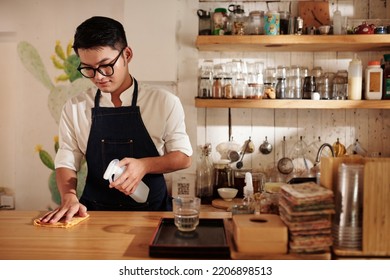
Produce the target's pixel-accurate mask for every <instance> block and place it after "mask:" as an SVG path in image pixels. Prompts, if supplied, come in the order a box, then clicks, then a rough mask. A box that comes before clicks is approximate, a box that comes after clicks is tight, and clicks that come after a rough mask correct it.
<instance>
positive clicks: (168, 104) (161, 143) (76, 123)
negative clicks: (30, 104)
mask: <svg viewBox="0 0 390 280" xmlns="http://www.w3.org/2000/svg"><path fill="white" fill-rule="evenodd" d="M133 91H134V84H133V85H132V86H131V87H130V88H129V89H127V90H126V91H124V92H123V93H122V94H121V95H120V99H121V101H122V106H131V100H132V97H133ZM95 95H96V88H91V89H89V90H87V91H86V92H84V93H82V94H80V95H78V96H76V97H73V98H71V99H69V100H68V101H67V102H66V104H65V105H64V108H63V110H62V114H61V119H60V124H59V149H58V152H57V154H56V158H55V167H56V168H59V167H66V168H70V169H72V170H75V171H78V170H80V163H81V160H82V158H83V157H84V156H85V153H86V150H87V144H88V137H89V132H90V129H91V115H92V112H91V108H93V107H94V105H95V104H94V101H95ZM99 106H100V107H114V104H113V103H112V102H111V94H110V93H104V92H102V98H101V99H100V103H99ZM137 106H139V107H140V111H141V117H142V120H143V122H144V124H145V126H146V129H147V130H148V132H149V135H150V137H151V138H152V140H153V143H154V144H155V146H156V148H157V151H158V152H159V154H160V155H163V154H165V153H168V152H171V151H181V152H183V153H184V154H186V155H187V156H191V155H192V152H193V151H192V147H191V143H190V140H189V137H188V135H187V133H186V126H185V122H184V110H183V107H182V104H181V102H180V100H179V98H178V97H177V96H175V95H174V94H172V93H171V92H169V91H168V90H165V89H161V88H156V87H151V86H147V85H138V99H137Z"/></svg>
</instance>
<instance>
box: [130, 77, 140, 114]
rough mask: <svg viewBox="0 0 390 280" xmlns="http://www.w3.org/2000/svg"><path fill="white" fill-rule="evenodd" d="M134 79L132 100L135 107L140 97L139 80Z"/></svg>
mask: <svg viewBox="0 0 390 280" xmlns="http://www.w3.org/2000/svg"><path fill="white" fill-rule="evenodd" d="M133 81H134V91H133V100H132V101H131V106H133V107H135V106H137V98H138V82H137V80H136V79H135V78H133Z"/></svg>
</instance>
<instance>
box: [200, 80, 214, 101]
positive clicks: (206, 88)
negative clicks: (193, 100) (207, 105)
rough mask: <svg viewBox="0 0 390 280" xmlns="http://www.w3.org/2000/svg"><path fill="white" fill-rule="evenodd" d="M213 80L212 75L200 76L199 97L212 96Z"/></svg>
mask: <svg viewBox="0 0 390 280" xmlns="http://www.w3.org/2000/svg"><path fill="white" fill-rule="evenodd" d="M211 93H212V82H211V79H210V77H200V81H199V91H198V97H199V98H211Z"/></svg>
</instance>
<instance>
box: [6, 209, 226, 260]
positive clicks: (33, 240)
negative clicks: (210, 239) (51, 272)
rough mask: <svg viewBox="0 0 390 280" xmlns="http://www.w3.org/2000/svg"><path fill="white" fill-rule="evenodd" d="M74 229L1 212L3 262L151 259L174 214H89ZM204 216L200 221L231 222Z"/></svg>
mask: <svg viewBox="0 0 390 280" xmlns="http://www.w3.org/2000/svg"><path fill="white" fill-rule="evenodd" d="M88 213H89V214H90V217H89V219H87V220H86V221H83V222H82V223H80V224H79V225H77V226H75V227H72V228H68V229H65V228H46V227H36V226H33V224H32V222H33V220H34V219H35V218H37V217H40V216H41V215H43V214H44V212H40V211H0V248H1V250H0V259H8V260H17V259H24V260H31V259H40V260H42V259H44V260H46V259H49V260H55V259H62V260H69V259H89V260H94V259H95V260H96V259H99V260H105V259H110V260H119V259H150V257H149V243H150V241H151V240H152V238H153V234H154V232H155V229H156V228H157V225H158V223H159V220H160V218H161V217H166V218H172V217H173V213H172V212H104V211H102V212H100V211H99V212H93V211H90V212H88ZM230 216H231V213H228V212H222V211H220V212H201V214H200V218H228V217H230Z"/></svg>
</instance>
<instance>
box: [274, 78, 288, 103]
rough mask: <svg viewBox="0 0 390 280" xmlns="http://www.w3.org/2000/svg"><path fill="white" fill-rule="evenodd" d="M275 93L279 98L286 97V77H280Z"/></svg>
mask: <svg viewBox="0 0 390 280" xmlns="http://www.w3.org/2000/svg"><path fill="white" fill-rule="evenodd" d="M275 93H276V98H277V99H284V98H286V78H278V81H277V83H276V87H275Z"/></svg>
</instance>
